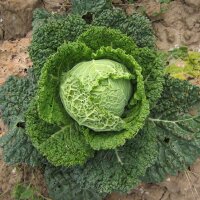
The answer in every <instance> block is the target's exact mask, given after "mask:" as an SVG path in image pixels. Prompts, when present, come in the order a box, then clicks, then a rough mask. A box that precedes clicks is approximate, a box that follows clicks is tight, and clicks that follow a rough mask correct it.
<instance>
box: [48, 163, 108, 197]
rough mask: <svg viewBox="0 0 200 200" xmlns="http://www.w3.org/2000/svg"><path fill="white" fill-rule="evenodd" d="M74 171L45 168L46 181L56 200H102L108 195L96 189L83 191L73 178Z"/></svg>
mask: <svg viewBox="0 0 200 200" xmlns="http://www.w3.org/2000/svg"><path fill="white" fill-rule="evenodd" d="M72 173H73V171H72V170H70V169H68V168H61V167H59V168H56V167H53V166H47V167H46V168H45V181H46V184H47V188H48V192H49V195H50V197H51V198H53V199H54V200H66V199H67V200H102V199H103V198H104V197H105V196H106V195H105V194H100V193H98V192H96V191H95V190H94V189H82V188H81V185H80V184H78V183H76V182H75V180H74V179H73V177H72Z"/></svg>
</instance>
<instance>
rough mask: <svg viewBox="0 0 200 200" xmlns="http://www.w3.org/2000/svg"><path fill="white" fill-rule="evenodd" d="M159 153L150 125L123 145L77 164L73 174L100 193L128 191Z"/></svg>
mask: <svg viewBox="0 0 200 200" xmlns="http://www.w3.org/2000/svg"><path fill="white" fill-rule="evenodd" d="M156 156H157V145H156V137H155V134H154V132H153V131H152V127H151V125H150V126H145V128H144V129H143V130H142V131H141V132H140V133H138V134H137V135H136V136H135V138H133V139H131V140H129V141H127V142H126V144H125V145H124V146H122V147H119V148H117V149H115V150H106V151H105V150H104V151H98V152H97V153H96V155H95V157H94V158H92V159H90V160H88V162H87V163H86V164H85V165H84V166H82V167H81V166H80V167H76V168H75V169H74V171H73V173H72V176H74V179H75V180H76V181H77V182H78V183H79V184H80V185H81V186H82V187H83V188H86V189H89V188H92V189H94V190H98V192H100V193H110V192H113V191H118V192H128V191H130V190H131V189H132V188H134V187H135V186H136V185H137V184H139V182H140V180H139V179H140V177H141V176H143V174H145V171H146V168H147V167H149V166H151V164H152V163H153V162H154V160H155V159H156Z"/></svg>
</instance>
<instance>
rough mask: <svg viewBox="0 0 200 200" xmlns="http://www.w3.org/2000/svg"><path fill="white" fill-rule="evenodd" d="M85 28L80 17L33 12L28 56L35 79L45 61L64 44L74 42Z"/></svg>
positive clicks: (85, 25) (84, 23)
mask: <svg viewBox="0 0 200 200" xmlns="http://www.w3.org/2000/svg"><path fill="white" fill-rule="evenodd" d="M87 27H88V25H87V24H86V22H85V21H84V20H83V19H82V18H81V17H80V16H76V15H68V16H66V15H58V14H54V15H51V14H49V16H48V15H47V13H46V12H45V13H44V11H40V10H39V11H37V12H35V15H34V21H33V39H32V43H31V46H30V48H29V54H30V57H31V59H32V61H33V64H34V68H35V73H36V74H37V77H39V75H40V71H41V68H42V67H43V65H44V63H45V61H46V59H47V58H48V57H49V56H50V55H52V54H53V53H55V52H56V51H57V48H58V47H59V46H60V45H61V44H63V43H64V42H68V41H74V40H75V39H76V38H77V37H78V36H79V35H80V34H81V33H82V32H84V31H85V30H86V29H87Z"/></svg>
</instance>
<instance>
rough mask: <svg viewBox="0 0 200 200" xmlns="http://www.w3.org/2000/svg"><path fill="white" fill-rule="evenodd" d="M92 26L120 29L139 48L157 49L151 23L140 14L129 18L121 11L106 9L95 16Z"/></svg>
mask: <svg viewBox="0 0 200 200" xmlns="http://www.w3.org/2000/svg"><path fill="white" fill-rule="evenodd" d="M92 25H95V26H106V27H110V28H114V29H118V30H120V31H121V32H122V33H124V34H126V35H128V36H130V37H131V38H132V39H133V40H134V42H135V43H136V44H137V45H138V47H149V48H153V47H155V36H154V32H153V28H152V26H151V22H150V21H149V19H148V18H147V17H145V16H142V15H140V14H136V13H135V14H133V15H131V16H127V15H125V13H124V12H123V11H122V10H121V9H112V10H111V9H107V10H106V9H105V10H104V11H102V12H101V14H100V15H97V16H95V18H94V20H93V22H92Z"/></svg>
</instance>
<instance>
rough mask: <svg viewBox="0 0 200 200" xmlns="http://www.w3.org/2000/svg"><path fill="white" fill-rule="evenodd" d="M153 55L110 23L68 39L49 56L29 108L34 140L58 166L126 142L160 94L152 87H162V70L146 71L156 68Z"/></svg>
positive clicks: (31, 132) (28, 116) (28, 127)
mask: <svg viewBox="0 0 200 200" xmlns="http://www.w3.org/2000/svg"><path fill="white" fill-rule="evenodd" d="M152 55H153V54H152V53H151V51H150V50H148V49H145V48H144V49H139V48H138V47H137V46H136V45H135V43H134V41H133V40H132V39H131V38H129V37H128V36H126V35H124V34H122V33H121V32H120V31H118V30H114V29H110V28H106V27H90V28H89V29H88V30H87V31H85V32H83V33H82V34H81V35H80V36H79V38H78V39H77V40H76V41H74V42H65V43H64V44H62V45H61V46H60V47H59V48H58V50H57V52H56V53H55V54H53V55H51V56H50V57H49V58H48V59H47V60H46V63H45V65H44V67H43V68H42V71H41V76H40V79H39V83H38V93H37V95H36V98H35V99H34V101H35V102H33V103H32V106H30V108H29V110H28V114H27V124H28V125H27V132H28V135H29V136H30V138H31V140H32V142H33V145H34V146H35V147H36V148H37V149H38V150H39V151H40V152H41V153H42V154H43V155H44V156H46V158H47V159H48V160H49V161H50V162H51V163H53V164H54V165H55V166H59V165H62V166H73V165H77V164H83V163H85V162H86V161H87V160H88V159H89V158H90V157H92V156H94V155H95V154H94V153H95V151H99V150H106V149H115V148H117V147H120V146H123V145H124V144H125V143H126V141H127V140H129V139H131V138H133V137H134V136H135V135H136V134H137V133H138V132H139V130H140V129H141V128H142V127H143V126H144V124H145V120H146V118H147V116H148V114H149V112H150V106H151V105H152V104H153V102H155V101H156V98H155V96H156V95H157V97H159V95H160V94H156V95H152V93H155V92H154V91H156V90H157V88H159V90H160V91H161V88H162V81H160V82H159V81H157V80H156V79H157V77H158V78H160V77H161V74H160V75H158V74H156V73H155V74H156V76H155V77H156V78H154V77H153V76H154V73H151V72H149V73H148V72H147V71H145V70H146V69H150V70H151V69H153V68H152V67H151V66H152V65H154V62H155V59H154V57H153V56H152ZM145 58H148V60H149V62H148V63H144V62H143V60H145ZM146 60H147V59H146ZM156 63H158V62H155V68H154V70H155V69H156V67H157V66H158V64H157V65H156ZM148 67H149V68H148ZM159 67H160V66H159ZM144 76H145V77H144ZM152 77H153V78H152ZM160 80H162V78H161V79H160ZM149 83H151V84H149ZM155 83H156V84H155ZM158 93H159V92H158Z"/></svg>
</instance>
